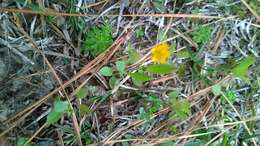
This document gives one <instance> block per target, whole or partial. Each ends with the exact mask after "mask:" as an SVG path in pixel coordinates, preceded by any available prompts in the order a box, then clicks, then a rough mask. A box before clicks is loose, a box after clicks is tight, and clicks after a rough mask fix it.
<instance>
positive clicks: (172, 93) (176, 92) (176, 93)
mask: <svg viewBox="0 0 260 146" xmlns="http://www.w3.org/2000/svg"><path fill="white" fill-rule="evenodd" d="M178 95H179V92H178V91H172V92H170V93H169V94H168V96H169V97H170V98H175V99H176V98H177V97H178Z"/></svg>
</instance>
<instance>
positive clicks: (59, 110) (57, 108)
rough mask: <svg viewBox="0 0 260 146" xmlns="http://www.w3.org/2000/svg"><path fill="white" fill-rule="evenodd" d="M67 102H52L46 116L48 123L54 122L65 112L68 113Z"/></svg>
mask: <svg viewBox="0 0 260 146" xmlns="http://www.w3.org/2000/svg"><path fill="white" fill-rule="evenodd" d="M69 111H70V110H69V103H68V102H67V101H61V100H56V101H55V102H54V108H53V109H52V111H51V112H50V113H49V114H48V116H47V123H48V124H55V123H56V122H57V121H58V120H59V119H60V118H61V117H62V116H63V114H65V113H68V112H69Z"/></svg>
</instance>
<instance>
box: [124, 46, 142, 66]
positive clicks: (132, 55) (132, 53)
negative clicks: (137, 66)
mask: <svg viewBox="0 0 260 146" xmlns="http://www.w3.org/2000/svg"><path fill="white" fill-rule="evenodd" d="M128 55H129V58H128V60H127V63H129V64H134V63H136V62H137V61H138V60H139V59H140V58H141V55H140V54H139V53H138V52H137V51H136V50H135V49H134V48H133V46H132V45H131V44H129V45H128Z"/></svg>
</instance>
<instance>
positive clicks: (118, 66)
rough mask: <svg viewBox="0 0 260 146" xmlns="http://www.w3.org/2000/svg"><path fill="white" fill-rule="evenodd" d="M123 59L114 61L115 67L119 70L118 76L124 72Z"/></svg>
mask: <svg viewBox="0 0 260 146" xmlns="http://www.w3.org/2000/svg"><path fill="white" fill-rule="evenodd" d="M125 64H126V63H125V61H117V62H116V69H117V71H118V72H119V74H120V76H123V75H124V73H125Z"/></svg>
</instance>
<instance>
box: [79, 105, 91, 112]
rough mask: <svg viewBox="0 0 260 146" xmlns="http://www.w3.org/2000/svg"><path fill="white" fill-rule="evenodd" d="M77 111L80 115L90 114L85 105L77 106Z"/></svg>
mask: <svg viewBox="0 0 260 146" xmlns="http://www.w3.org/2000/svg"><path fill="white" fill-rule="evenodd" d="M79 110H80V113H81V114H88V113H89V112H90V108H89V106H88V105H86V104H80V105H79Z"/></svg>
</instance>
